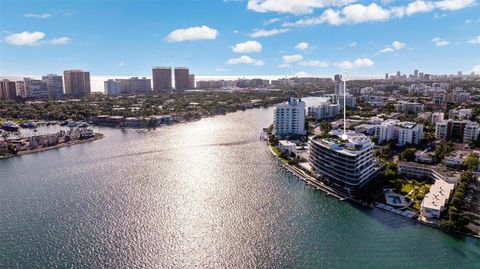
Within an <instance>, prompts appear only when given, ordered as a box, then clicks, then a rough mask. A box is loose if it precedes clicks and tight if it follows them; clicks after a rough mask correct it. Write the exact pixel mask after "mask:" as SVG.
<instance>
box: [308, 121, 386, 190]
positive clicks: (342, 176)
mask: <svg viewBox="0 0 480 269" xmlns="http://www.w3.org/2000/svg"><path fill="white" fill-rule="evenodd" d="M330 133H331V137H329V138H323V139H320V138H312V139H310V140H309V144H310V156H309V162H310V165H311V166H312V168H313V171H314V172H315V173H318V174H320V175H321V176H322V177H323V180H324V181H326V182H328V183H330V184H331V185H333V186H335V187H337V188H339V189H342V191H344V192H347V193H351V192H352V191H353V190H355V189H357V188H360V187H362V186H363V185H364V184H366V183H367V182H368V181H369V180H370V179H372V178H373V177H374V176H375V174H376V172H377V171H378V169H377V168H376V167H375V162H374V157H373V143H372V142H371V141H370V139H369V138H368V137H367V136H365V135H363V134H358V133H354V132H347V136H348V138H347V139H346V140H342V139H341V138H340V137H339V136H340V135H341V134H342V133H341V132H338V131H332V132H330Z"/></svg>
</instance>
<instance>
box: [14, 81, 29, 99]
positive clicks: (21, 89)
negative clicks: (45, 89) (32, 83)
mask: <svg viewBox="0 0 480 269" xmlns="http://www.w3.org/2000/svg"><path fill="white" fill-rule="evenodd" d="M15 87H16V89H17V96H20V97H22V98H27V89H25V81H23V80H17V81H15Z"/></svg>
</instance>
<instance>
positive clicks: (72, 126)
mask: <svg viewBox="0 0 480 269" xmlns="http://www.w3.org/2000/svg"><path fill="white" fill-rule="evenodd" d="M67 126H68V127H70V128H74V127H77V126H78V122H76V121H69V122H68V124H67Z"/></svg>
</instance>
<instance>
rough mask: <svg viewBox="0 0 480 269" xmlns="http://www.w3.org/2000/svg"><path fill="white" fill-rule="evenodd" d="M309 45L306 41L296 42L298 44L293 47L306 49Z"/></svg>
mask: <svg viewBox="0 0 480 269" xmlns="http://www.w3.org/2000/svg"><path fill="white" fill-rule="evenodd" d="M309 47H310V45H308V43H307V42H300V43H298V44H297V45H296V46H295V48H296V49H297V50H306V49H308V48H309Z"/></svg>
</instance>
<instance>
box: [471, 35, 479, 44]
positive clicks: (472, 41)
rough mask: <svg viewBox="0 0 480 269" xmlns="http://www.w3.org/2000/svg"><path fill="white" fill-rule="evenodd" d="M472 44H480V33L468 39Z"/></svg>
mask: <svg viewBox="0 0 480 269" xmlns="http://www.w3.org/2000/svg"><path fill="white" fill-rule="evenodd" d="M468 43H470V44H477V45H478V44H480V35H477V36H475V37H473V38H472V39H470V40H468Z"/></svg>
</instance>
